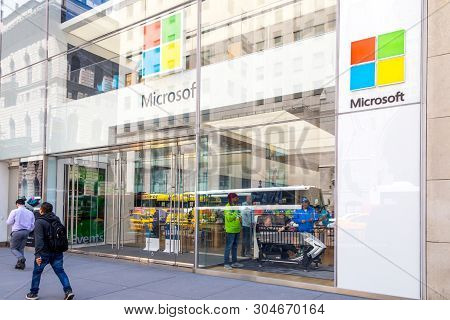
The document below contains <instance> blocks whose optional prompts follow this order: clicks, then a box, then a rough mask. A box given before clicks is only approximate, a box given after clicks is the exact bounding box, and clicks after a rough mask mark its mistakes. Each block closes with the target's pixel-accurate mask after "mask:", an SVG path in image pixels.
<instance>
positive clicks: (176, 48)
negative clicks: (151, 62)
mask: <svg viewBox="0 0 450 320" xmlns="http://www.w3.org/2000/svg"><path fill="white" fill-rule="evenodd" d="M180 55H181V46H180V41H173V42H171V43H169V44H166V45H163V47H162V55H161V56H162V63H161V65H162V71H168V70H173V69H177V68H179V67H180V63H181V62H180Z"/></svg>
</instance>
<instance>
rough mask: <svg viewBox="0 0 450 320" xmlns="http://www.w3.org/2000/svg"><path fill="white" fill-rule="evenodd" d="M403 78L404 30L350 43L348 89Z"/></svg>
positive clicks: (359, 88)
mask: <svg viewBox="0 0 450 320" xmlns="http://www.w3.org/2000/svg"><path fill="white" fill-rule="evenodd" d="M404 81H405V30H398V31H394V32H390V33H385V34H381V35H379V36H378V37H372V38H368V39H363V40H359V41H355V42H352V44H351V68H350V90H351V91H354V90H361V89H368V88H374V87H377V86H386V85H392V84H396V83H401V82H404Z"/></svg>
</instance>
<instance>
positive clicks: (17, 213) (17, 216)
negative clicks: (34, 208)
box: [6, 199, 34, 270]
mask: <svg viewBox="0 0 450 320" xmlns="http://www.w3.org/2000/svg"><path fill="white" fill-rule="evenodd" d="M16 207H17V208H16V209H14V210H12V211H11V213H10V214H9V216H8V219H7V220H6V224H8V225H12V232H11V241H10V247H11V252H12V253H13V254H14V255H15V256H16V258H17V263H16V267H15V268H16V269H19V270H23V269H25V261H26V259H25V256H24V249H25V246H26V244H27V239H28V235H29V234H30V232H31V231H33V229H34V214H33V212H31V211H30V210H28V209H27V208H25V200H24V199H18V200H17V201H16Z"/></svg>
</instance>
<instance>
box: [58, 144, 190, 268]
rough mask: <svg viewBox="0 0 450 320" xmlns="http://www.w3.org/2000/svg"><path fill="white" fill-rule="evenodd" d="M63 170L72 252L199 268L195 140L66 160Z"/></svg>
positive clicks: (67, 222) (61, 174)
mask: <svg viewBox="0 0 450 320" xmlns="http://www.w3.org/2000/svg"><path fill="white" fill-rule="evenodd" d="M58 166H59V169H58V172H59V173H58V177H60V178H61V179H60V180H58V181H64V182H63V184H62V182H59V183H60V188H61V190H64V193H63V194H64V196H63V197H64V199H61V196H59V197H60V199H61V200H63V201H58V204H61V203H62V204H63V205H62V206H63V207H60V208H59V210H64V221H65V224H66V226H67V230H68V235H69V239H70V244H71V248H72V249H76V250H83V251H91V252H96V253H101V254H107V255H114V256H123V257H130V258H133V259H139V260H141V261H142V260H148V261H154V262H158V261H159V262H164V263H169V264H177V265H182V266H190V265H193V263H194V238H195V221H194V204H195V194H194V191H195V143H194V142H193V141H192V140H190V141H187V142H180V141H177V142H171V143H164V144H159V145H152V146H145V147H144V146H143V147H140V148H130V149H123V150H117V151H109V152H106V153H96V154H92V155H87V156H77V157H72V158H64V159H59V160H58Z"/></svg>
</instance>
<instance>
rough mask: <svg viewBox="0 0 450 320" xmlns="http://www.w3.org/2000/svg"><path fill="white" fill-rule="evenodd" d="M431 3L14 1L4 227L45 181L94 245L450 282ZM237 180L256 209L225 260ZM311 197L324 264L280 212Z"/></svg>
mask: <svg viewBox="0 0 450 320" xmlns="http://www.w3.org/2000/svg"><path fill="white" fill-rule="evenodd" d="M429 2H430V1H429ZM429 7H430V6H429V5H427V1H420V0H414V1H412V0H399V1H388V0H381V1H380V0H378V1H372V0H370V1H368V0H364V1H363V0H341V1H337V0H293V1H292V0H248V1H235V0H230V1H216V0H204V1H200V3H199V2H198V1H179V0H170V1H154V0H129V1H125V0H96V1H90V0H88V1H86V0H80V1H78V0H3V1H2V3H1V19H2V29H1V30H2V33H1V82H0V93H1V95H0V177H1V181H2V182H3V183H2V184H1V185H0V199H3V200H5V201H2V202H0V242H2V243H6V242H7V241H8V240H9V232H8V230H9V229H8V227H7V226H6V224H5V221H6V217H7V214H8V212H9V210H11V209H12V207H13V206H14V201H15V200H16V199H17V198H18V197H26V198H27V199H28V198H32V197H35V198H36V197H37V198H40V199H41V200H42V201H43V200H45V201H48V202H50V203H52V204H53V205H54V207H55V212H56V214H57V215H58V216H59V217H61V219H62V220H63V221H64V223H65V225H66V227H67V229H68V235H69V242H70V249H71V250H72V251H73V252H77V253H80V254H92V255H100V256H107V257H120V258H124V259H133V260H138V261H140V262H143V263H162V264H169V265H176V266H180V267H185V268H192V269H193V270H194V271H195V272H198V273H204V274H211V275H218V276H226V277H231V278H233V277H235V278H240V279H248V280H253V281H261V282H266V283H273V284H282V285H288V286H296V287H304V288H317V289H321V290H326V291H330V292H343V293H351V294H356V295H361V296H372V297H400V298H412V299H426V298H443V297H445V295H444V294H445V292H448V290H449V286H447V287H445V283H444V287H442V288H441V287H439V286H435V283H439V281H437V280H436V273H432V274H430V272H434V271H435V269H433V267H428V265H429V264H430V263H428V262H427V261H428V259H432V258H433V257H435V255H434V254H433V255H431V254H429V252H434V251H433V250H434V249H428V245H427V244H428V242H429V240H428V238H427V234H428V233H427V230H428V232H429V229H427V221H429V220H430V217H429V216H428V215H429V214H431V213H428V212H427V211H428V210H427V193H426V189H427V186H429V182H428V180H429V179H428V176H427V170H426V163H427V153H426V147H427V140H426V131H427V111H426V104H425V102H426V93H427V91H426V83H427V81H425V80H426V74H427V68H426V66H427V63H426V62H427V54H428V52H427V50H426V48H427V43H428V42H427V41H428V38H427V32H428V30H427V26H428V24H427V20H426V19H424V17H426V16H427V14H428V8H429ZM199 35H201V36H200V37H199ZM230 193H236V194H237V195H238V198H239V201H238V204H237V205H236V208H235V209H236V210H238V211H240V212H241V213H242V214H244V213H245V214H246V215H249V216H250V218H249V219H248V221H246V222H245V223H244V222H243V226H244V229H245V230H243V232H242V234H241V240H240V244H239V247H238V260H239V262H241V263H242V265H243V267H242V268H241V267H239V268H234V269H233V270H232V271H225V270H224V268H223V252H224V247H225V230H224V210H226V204H227V199H228V195H229V194H230ZM304 198H307V199H308V200H309V205H310V208H311V210H314V211H315V214H316V216H317V217H318V216H321V217H324V218H323V219H319V220H318V221H317V223H316V224H315V227H314V230H313V231H312V234H313V235H314V236H315V237H316V239H318V240H319V241H320V243H321V244H322V245H323V246H324V248H325V250H324V251H323V252H322V253H321V255H320V259H318V260H316V261H314V262H313V263H311V265H310V266H309V267H308V268H307V269H306V270H305V268H304V267H303V266H302V265H300V264H299V263H296V261H295V260H293V259H291V258H292V256H298V255H299V254H300V252H301V250H304V248H303V247H304V244H302V243H301V242H302V241H301V239H300V238H299V237H298V234H299V232H296V231H295V228H294V229H289V230H291V231H289V232H280V234H282V235H281V236H280V235H279V234H277V232H273V230H274V229H270V228H275V227H277V226H283V225H285V224H286V223H287V222H288V221H290V218H292V215H293V213H294V212H296V210H299V209H301V208H302V201H303V200H304ZM433 214H434V212H433ZM446 219H448V218H446ZM243 220H244V219H243ZM268 230H269V231H268ZM270 230H272V231H270ZM275 238H276V239H275ZM444 242H445V241H443V243H444ZM447 242H448V241H447ZM446 248H447V247H445V248H444V249H442V250H448V249H446ZM429 261H431V260H429ZM435 264H439V265H440V266H441V269H440V270H441V271H442V270H444V271H443V272H444V273H445V272H448V271H449V270H450V268H449V266H448V265H445V264H441V263H440V262H433V265H435ZM430 270H431V271H430ZM445 270H447V271H445ZM433 281H434V282H433Z"/></svg>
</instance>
